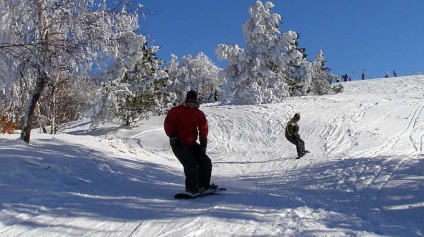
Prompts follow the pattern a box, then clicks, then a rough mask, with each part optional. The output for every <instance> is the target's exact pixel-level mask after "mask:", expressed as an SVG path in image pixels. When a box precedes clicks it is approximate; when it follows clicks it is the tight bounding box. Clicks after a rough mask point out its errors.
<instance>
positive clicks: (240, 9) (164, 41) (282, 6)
mask: <svg viewBox="0 0 424 237" xmlns="http://www.w3.org/2000/svg"><path fill="white" fill-rule="evenodd" d="M139 2H140V3H141V4H143V5H144V9H145V11H148V12H151V13H152V14H147V15H146V17H145V19H144V20H143V22H142V23H141V27H142V29H141V31H142V33H144V34H147V35H149V37H150V41H151V42H152V43H151V44H150V45H157V46H160V47H161V50H160V51H159V52H158V56H159V57H160V58H161V59H164V60H165V61H166V62H168V61H169V60H170V55H171V54H175V55H177V56H178V58H179V59H181V57H182V56H184V55H188V54H191V55H192V56H195V55H197V54H198V53H199V52H203V53H204V54H205V55H207V56H208V57H209V58H210V59H211V60H212V61H214V62H215V64H216V65H217V66H219V67H222V68H224V67H225V66H226V61H219V60H218V59H217V58H216V55H215V48H216V46H217V45H218V44H222V43H223V44H238V45H239V46H241V47H243V48H244V37H243V32H242V24H243V23H244V22H246V21H247V19H248V17H249V13H248V9H249V7H250V6H251V5H252V4H253V3H254V2H255V0H139ZM262 2H263V3H265V1H262ZM271 2H273V3H274V5H275V7H274V8H273V13H278V14H280V15H281V16H282V20H283V23H282V25H281V27H280V29H281V31H282V32H287V31H289V30H293V31H296V32H298V33H299V34H300V36H301V38H300V40H299V43H300V46H301V47H303V48H306V53H307V54H308V58H309V60H312V59H313V58H314V57H315V55H316V54H317V52H318V51H319V50H320V49H322V50H323V52H324V56H325V57H326V59H327V66H328V67H330V68H332V71H331V73H333V74H337V75H341V74H344V73H348V74H349V75H351V76H352V78H353V79H358V78H360V77H361V73H362V69H363V68H364V69H365V72H366V77H367V78H380V77H384V75H385V72H386V71H389V73H390V76H391V75H392V70H393V69H395V70H396V71H397V73H398V76H403V75H411V74H414V73H416V72H424V27H423V26H422V24H423V22H424V13H423V11H424V0H408V1H401V0H390V1H388V0H321V1H313V0H274V1H271Z"/></svg>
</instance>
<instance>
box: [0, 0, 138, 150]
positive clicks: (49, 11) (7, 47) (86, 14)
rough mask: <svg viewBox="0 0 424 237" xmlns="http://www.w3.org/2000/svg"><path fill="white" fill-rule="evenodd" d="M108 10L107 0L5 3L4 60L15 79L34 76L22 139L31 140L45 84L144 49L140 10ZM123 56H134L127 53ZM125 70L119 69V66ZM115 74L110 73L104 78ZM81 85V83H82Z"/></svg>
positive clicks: (0, 6)
mask: <svg viewBox="0 0 424 237" xmlns="http://www.w3.org/2000/svg"><path fill="white" fill-rule="evenodd" d="M122 6H123V7H121V8H118V7H115V8H114V10H113V11H108V10H107V8H106V1H105V0H103V1H101V2H100V3H99V2H98V1H94V0H61V1H57V0H10V1H3V2H1V3H0V12H1V17H0V19H1V21H0V28H1V31H0V32H2V33H0V40H1V41H0V60H3V62H2V63H0V65H1V66H2V68H1V69H2V70H5V69H7V68H9V69H11V70H10V72H11V73H10V74H12V75H9V76H10V78H11V80H8V81H6V82H4V84H13V83H14V82H16V80H17V79H18V78H20V77H21V75H19V74H18V72H19V71H22V70H17V69H18V68H21V69H24V72H23V73H22V74H23V75H25V77H26V78H28V79H29V80H31V84H32V85H33V87H34V88H33V90H32V92H30V93H31V94H30V96H29V101H28V107H27V109H26V112H25V115H24V118H23V123H22V134H21V139H23V140H24V141H26V142H29V140H30V131H31V126H32V124H31V121H32V118H33V116H34V111H35V108H36V105H37V102H38V100H39V98H40V96H41V93H42V92H43V90H44V88H45V86H46V85H47V83H49V82H50V81H52V80H54V78H57V76H58V75H60V74H63V73H66V74H67V75H68V77H69V78H70V79H71V80H72V81H73V82H77V80H76V79H77V78H79V77H80V76H81V75H86V74H88V73H89V71H91V70H92V69H93V66H94V62H102V59H109V60H113V59H115V58H116V57H117V56H118V55H119V51H120V50H123V49H125V47H128V46H130V47H132V48H140V46H141V45H137V44H138V43H142V42H143V40H137V38H140V36H139V35H137V34H135V33H134V32H135V30H136V29H137V28H138V27H139V26H138V16H137V14H136V13H128V12H127V11H126V10H125V5H122ZM122 60H132V58H125V59H122ZM118 70H119V69H118ZM104 79H106V80H107V79H110V78H104ZM76 85H78V83H76Z"/></svg>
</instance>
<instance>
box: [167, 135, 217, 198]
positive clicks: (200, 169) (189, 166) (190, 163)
mask: <svg viewBox="0 0 424 237" xmlns="http://www.w3.org/2000/svg"><path fill="white" fill-rule="evenodd" d="M172 151H173V152H174V154H175V156H176V157H177V158H178V160H179V161H180V163H181V164H182V165H183V167H184V174H185V177H186V180H185V187H186V190H191V189H194V188H196V187H205V188H208V187H209V185H210V181H211V173H212V162H211V159H210V158H209V157H208V156H207V155H206V154H203V153H202V152H201V149H200V145H199V144H197V143H195V144H193V145H190V146H188V145H185V144H181V145H178V146H172Z"/></svg>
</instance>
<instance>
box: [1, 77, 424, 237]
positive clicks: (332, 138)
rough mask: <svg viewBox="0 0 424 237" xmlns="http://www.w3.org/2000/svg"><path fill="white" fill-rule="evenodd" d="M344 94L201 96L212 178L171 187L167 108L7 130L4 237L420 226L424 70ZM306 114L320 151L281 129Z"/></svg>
mask: <svg viewBox="0 0 424 237" xmlns="http://www.w3.org/2000/svg"><path fill="white" fill-rule="evenodd" d="M343 86H344V88H345V91H344V92H343V93H341V94H336V95H325V96H304V97H295V98H288V99H286V100H285V101H283V102H282V103H278V104H264V105H246V106H235V105H218V104H210V105H202V106H201V107H200V108H201V109H202V110H203V111H204V112H205V114H206V116H207V119H208V122H209V145H208V154H209V156H210V158H211V159H212V162H213V172H212V176H213V177H212V181H213V182H214V183H216V184H218V186H221V187H226V188H227V191H226V192H223V193H219V194H216V195H212V196H207V197H204V198H199V199H191V200H175V199H174V198H173V196H174V194H176V193H178V192H181V191H183V190H184V185H183V183H184V175H183V170H182V166H181V164H180V163H179V162H178V160H177V159H176V158H175V157H174V155H173V154H172V151H171V149H170V147H169V141H168V138H167V137H166V135H165V133H164V130H163V121H164V116H160V117H151V118H150V119H149V120H147V121H143V122H140V123H139V124H137V125H135V126H133V127H131V128H128V127H120V126H102V127H99V128H96V129H90V124H91V122H90V121H79V122H75V123H72V124H69V125H68V126H67V127H66V128H65V129H63V131H62V133H61V134H58V135H54V136H52V135H48V134H39V131H38V130H37V129H33V131H32V137H31V142H30V144H26V143H24V142H23V141H22V140H20V139H19V134H18V133H17V134H12V135H5V134H1V135H0V163H1V166H0V187H1V189H0V201H1V210H0V236H423V235H424V224H423V223H424V93H423V92H424V76H410V77H402V78H387V79H375V80H365V81H353V82H347V83H343ZM296 112H299V113H300V114H301V120H300V122H299V126H300V134H301V137H302V138H303V140H304V141H305V143H306V149H308V150H309V151H311V153H310V154H308V155H306V156H305V157H302V158H301V159H298V160H297V159H295V158H296V150H295V147H294V145H292V144H291V143H289V142H288V141H287V140H286V139H285V137H284V128H285V124H286V122H287V121H288V120H289V119H290V118H291V117H292V116H293V114H294V113H296Z"/></svg>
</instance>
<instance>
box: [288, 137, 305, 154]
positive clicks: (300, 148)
mask: <svg viewBox="0 0 424 237" xmlns="http://www.w3.org/2000/svg"><path fill="white" fill-rule="evenodd" d="M286 138H287V140H288V141H289V142H291V143H293V144H294V145H296V151H297V155H298V156H301V155H302V154H303V153H305V142H304V141H303V140H302V139H300V137H299V136H291V137H290V136H286Z"/></svg>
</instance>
